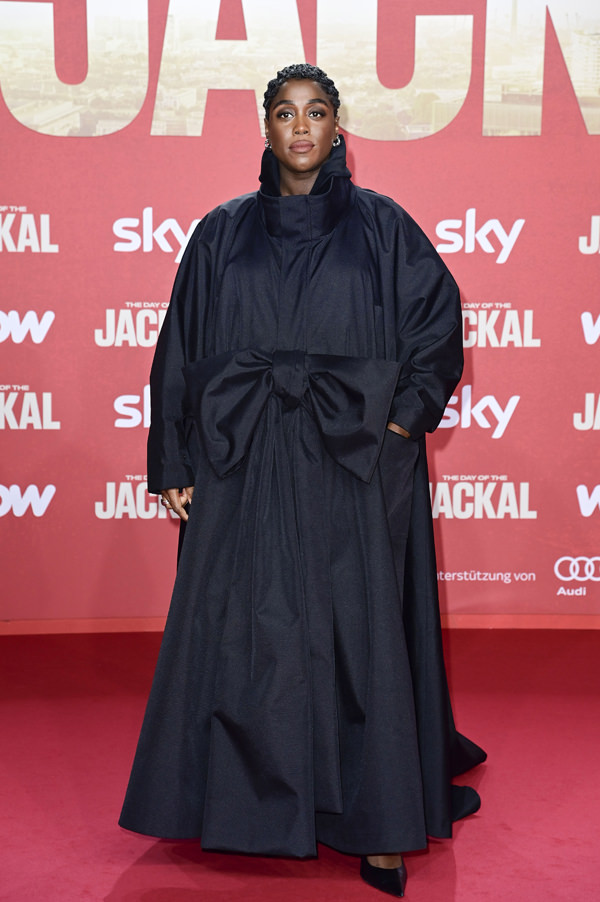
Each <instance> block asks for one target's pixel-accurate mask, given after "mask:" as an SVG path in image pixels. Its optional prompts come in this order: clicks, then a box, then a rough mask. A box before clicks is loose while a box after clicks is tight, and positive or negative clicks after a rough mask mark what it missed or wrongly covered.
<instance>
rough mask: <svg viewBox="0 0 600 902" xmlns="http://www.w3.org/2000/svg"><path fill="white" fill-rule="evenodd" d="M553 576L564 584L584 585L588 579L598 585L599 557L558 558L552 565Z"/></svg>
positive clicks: (599, 575)
mask: <svg viewBox="0 0 600 902" xmlns="http://www.w3.org/2000/svg"><path fill="white" fill-rule="evenodd" d="M554 574H555V576H557V577H558V578H559V579H562V581H563V582H565V583H569V582H573V581H575V582H578V583H584V582H586V581H587V580H588V579H589V580H591V581H592V582H594V583H600V557H599V556H598V555H596V556H595V557H581V556H580V557H569V556H568V555H565V556H564V557H559V559H558V560H557V561H556V563H555V565H554Z"/></svg>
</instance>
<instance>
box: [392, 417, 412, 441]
mask: <svg viewBox="0 0 600 902" xmlns="http://www.w3.org/2000/svg"><path fill="white" fill-rule="evenodd" d="M387 428H388V429H389V430H390V432H397V433H398V435H403V436H404V438H410V432H407V431H406V429H405V428H404V426H398V424H397V423H392V422H391V421H390V422H389V423H388V424H387Z"/></svg>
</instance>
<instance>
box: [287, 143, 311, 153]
mask: <svg viewBox="0 0 600 902" xmlns="http://www.w3.org/2000/svg"><path fill="white" fill-rule="evenodd" d="M314 146H315V145H314V144H312V143H311V142H310V141H294V143H293V144H292V145H290V150H293V151H294V153H308V152H309V150H312V149H313V147H314Z"/></svg>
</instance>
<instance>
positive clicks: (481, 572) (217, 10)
mask: <svg viewBox="0 0 600 902" xmlns="http://www.w3.org/2000/svg"><path fill="white" fill-rule="evenodd" d="M301 59H306V60H308V61H309V62H316V63H317V64H318V65H321V66H322V67H323V68H325V69H326V70H327V71H328V72H329V74H330V75H332V76H333V77H334V79H335V80H336V83H337V84H338V87H339V88H340V92H341V95H342V100H343V107H342V124H343V126H344V128H345V133H346V137H347V142H348V146H349V154H350V168H351V169H352V170H353V173H354V179H355V181H356V182H357V183H358V184H361V185H363V186H365V187H370V188H373V189H375V190H377V191H380V192H382V193H385V194H388V195H390V196H391V197H393V198H395V199H396V200H397V201H398V202H399V203H400V204H402V205H403V206H404V207H405V208H406V209H407V210H408V211H409V212H410V213H411V215H413V216H414V218H415V219H416V220H417V221H418V222H419V223H420V224H421V225H422V227H423V228H424V230H425V231H426V232H427V234H428V235H429V237H430V238H431V240H432V241H433V243H434V244H435V245H436V246H437V248H438V250H439V251H440V253H441V254H442V256H443V257H444V259H445V260H446V262H447V264H448V265H449V267H450V268H451V270H452V272H453V273H454V275H455V277H456V278H457V281H458V282H459V284H460V286H461V291H462V297H463V303H464V326H465V328H464V338H465V350H466V360H467V364H466V371H465V375H464V378H463V381H462V383H461V385H460V386H459V388H458V389H457V392H456V395H455V396H454V397H453V398H452V400H451V402H450V404H449V405H448V408H447V411H446V414H445V416H444V420H443V421H442V428H440V429H439V430H438V431H437V433H436V434H435V435H434V436H433V437H432V438H431V440H430V441H429V448H430V461H431V482H432V499H433V509H434V517H435V527H436V532H437V540H438V551H439V555H438V556H439V562H438V570H439V585H440V592H441V599H442V609H443V611H444V613H445V614H446V615H447V619H448V622H450V623H453V624H459V625H460V624H462V625H469V624H471V625H472V624H478V625H479V624H482V623H485V624H490V625H492V624H511V625H515V624H517V625H519V624H521V625H532V624H535V625H546V626H548V625H552V626H556V625H570V626H572V625H586V626H595V625H598V623H599V622H600V528H599V524H600V470H599V463H598V461H599V455H598V446H599V441H598V439H599V436H600V375H599V373H600V368H599V366H598V349H599V348H600V304H599V290H598V289H599V281H600V280H599V273H600V192H599V187H600V186H599V175H598V172H599V166H598V159H599V158H600V157H599V151H600V145H599V137H598V135H599V134H600V11H599V10H598V7H597V4H595V3H592V2H590V0H583V2H582V0H571V2H569V3H568V4H567V3H566V2H564V0H558V2H557V0H555V2H550V3H548V4H546V3H543V2H538V0H488V2H487V3H485V2H484V0H463V2H461V3H457V4H449V3H445V2H440V0H419V2H417V0H406V2H403V3H402V4H398V3H395V2H393V0H379V2H376V0H344V2H343V3H341V2H340V0H298V2H293V0H277V2H276V3H275V2H267V0H243V2H242V0H222V2H218V0H206V2H202V3H200V2H194V0H171V2H170V3H169V2H168V0H149V2H148V3H145V2H143V0H130V2H129V3H126V4H123V3H116V2H114V3H113V2H111V0H88V3H87V4H85V3H83V2H78V0H62V2H58V0H56V2H54V3H40V2H34V0H27V2H7V0H0V95H1V97H0V134H1V136H2V137H1V144H0V163H1V169H0V270H1V282H0V285H1V288H0V292H1V295H0V360H1V367H0V430H1V432H2V434H1V438H0V440H1V442H2V454H1V463H0V530H1V531H2V556H3V562H4V566H3V568H2V600H1V612H0V616H1V618H2V620H3V622H4V623H3V627H2V628H3V630H4V631H5V632H16V631H23V630H58V629H92V628H93V629H96V628H105V629H115V628H135V627H145V626H155V625H158V624H159V623H160V622H161V619H162V618H163V617H164V614H165V612H166V609H167V606H168V601H169V595H170V588H171V583H172V579H173V573H174V557H175V547H176V537H177V528H176V524H175V523H173V522H169V518H168V517H167V516H166V514H165V512H164V510H163V509H162V508H161V507H160V506H159V505H157V504H156V499H155V498H154V497H153V496H148V495H147V492H146V487H145V440H146V434H147V427H148V395H147V382H148V371H149V366H150V362H151V358H152V353H153V347H154V344H155V342H156V336H157V331H158V328H159V326H160V322H161V318H162V316H163V315H164V310H165V308H166V306H167V304H168V299H169V294H170V288H171V284H172V281H173V278H174V275H175V271H176V267H177V260H178V259H179V257H180V255H181V249H182V246H183V245H184V244H185V241H186V237H187V235H188V234H189V231H190V230H191V228H192V226H193V224H194V222H195V221H196V220H198V219H199V218H200V217H201V216H202V215H203V214H204V213H205V212H207V211H208V210H209V209H211V208H212V207H214V206H215V205H216V204H218V203H219V202H221V201H222V200H225V199H227V198H229V197H232V196H234V195H236V194H241V193H244V192H246V191H250V190H254V189H255V188H256V186H257V174H258V168H259V162H260V155H261V151H262V134H261V128H262V123H261V119H260V115H259V112H258V107H259V104H260V102H261V99H262V98H261V95H262V91H263V90H264V85H265V83H266V81H267V80H268V78H270V77H271V76H272V75H273V74H274V73H275V71H276V70H277V68H280V67H281V66H282V65H286V64H288V63H290V62H297V61H299V60H301Z"/></svg>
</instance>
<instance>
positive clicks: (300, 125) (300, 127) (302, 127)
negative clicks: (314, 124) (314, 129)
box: [294, 121, 308, 135]
mask: <svg viewBox="0 0 600 902" xmlns="http://www.w3.org/2000/svg"><path fill="white" fill-rule="evenodd" d="M307 131H308V125H307V123H306V122H302V121H300V122H297V123H296V128H295V129H294V132H295V133H296V134H297V135H305V134H306V133H307Z"/></svg>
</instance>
